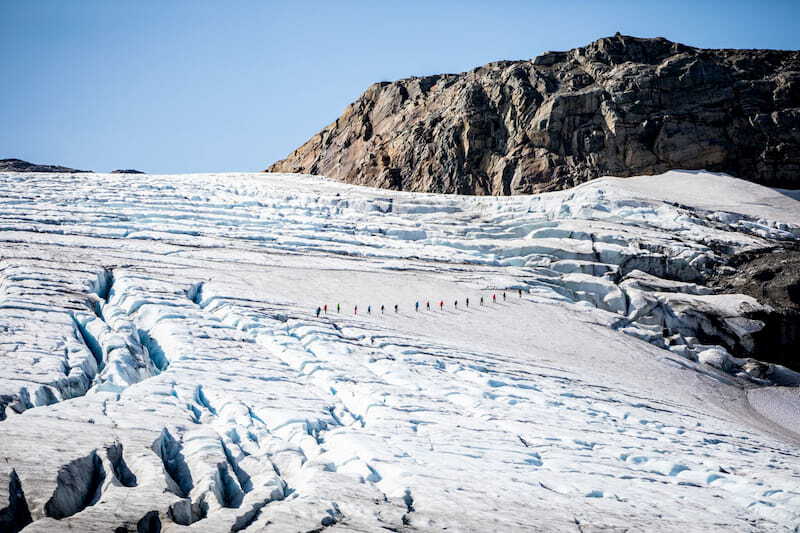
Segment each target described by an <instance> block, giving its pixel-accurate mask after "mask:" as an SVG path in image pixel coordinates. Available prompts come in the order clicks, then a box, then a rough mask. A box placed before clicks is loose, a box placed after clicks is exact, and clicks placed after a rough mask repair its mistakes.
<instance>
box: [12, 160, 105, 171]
mask: <svg viewBox="0 0 800 533" xmlns="http://www.w3.org/2000/svg"><path fill="white" fill-rule="evenodd" d="M0 172H91V170H77V169H74V168H69V167H62V166H59V165H37V164H36V163H28V162H27V161H23V160H22V159H0Z"/></svg>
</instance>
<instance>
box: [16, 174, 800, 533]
mask: <svg viewBox="0 0 800 533" xmlns="http://www.w3.org/2000/svg"><path fill="white" fill-rule="evenodd" d="M798 239H800V198H798V197H797V195H796V194H793V193H790V192H787V191H777V190H773V189H769V188H766V187H762V186H759V185H755V184H752V183H749V182H745V181H742V180H738V179H735V178H731V177H729V176H725V175H720V174H712V173H708V172H699V171H696V172H688V171H672V172H668V173H666V174H664V175H660V176H642V177H637V178H627V179H618V178H602V179H598V180H594V181H591V182H589V183H586V184H584V185H581V186H579V187H577V188H575V189H571V190H566V191H561V192H554V193H546V194H540V195H535V196H516V197H500V198H498V197H467V196H445V195H434V194H418V193H401V192H393V191H385V190H379V189H370V188H363V187H356V186H350V185H345V184H341V183H337V182H335V181H331V180H327V179H325V178H320V177H312V176H305V175H287V174H203V175H170V176H167V175H137V176H136V177H134V178H131V177H130V176H126V175H119V174H80V175H77V174H58V173H34V174H21V173H12V172H5V173H0V333H1V334H2V335H1V336H0V362H2V363H1V364H0V455H2V457H3V460H2V462H0V465H2V468H0V530H2V531H14V532H16V531H25V532H36V531H42V532H44V531H47V532H50V531H62V530H64V531H65V530H74V531H85V532H92V531H97V532H100V531H103V532H106V531H119V532H123V531H140V532H155V531H184V530H186V531H190V530H194V531H248V532H251V531H276V532H285V531H321V530H323V529H325V530H328V529H329V530H331V531H353V532H355V531H360V532H363V531H387V530H388V531H442V530H448V531H487V530H500V531H522V530H524V531H605V530H609V531H612V530H613V531H617V530H620V531H621V530H637V531H638V530H647V531H676V530H682V531H709V530H716V531H722V530H728V531H797V530H798V528H800V448H798V443H800V434H799V433H798V429H797V428H798V427H800V415H799V414H798V413H800V395H798V393H797V391H798V390H799V389H798V385H800V374H798V373H797V372H794V371H792V370H790V369H787V368H784V367H782V366H780V365H774V364H765V363H760V362H758V361H754V360H752V359H748V358H746V357H741V353H742V350H747V349H748V348H750V347H752V343H753V334H754V333H756V332H757V331H759V330H760V329H761V328H762V327H763V323H762V322H760V321H759V320H758V319H755V318H753V316H754V313H757V312H758V311H759V310H763V308H764V305H763V304H761V303H759V302H758V301H756V300H755V299H754V298H752V297H750V296H746V295H737V294H720V293H719V292H718V291H716V290H715V289H714V288H713V287H709V286H707V284H705V280H706V279H708V276H709V275H710V273H712V272H715V271H720V270H721V271H724V269H725V268H728V267H725V266H724V258H725V257H726V256H728V255H730V254H733V253H739V252H742V251H746V250H759V249H766V248H769V247H770V246H774V245H775V243H781V242H796V241H797V240H798ZM493 296H494V297H496V302H494V301H493V298H492V297H493ZM481 297H483V298H484V300H485V303H484V305H481V304H480V303H479V302H480V299H481ZM467 298H469V307H467V305H466V302H467ZM456 301H457V302H458V307H456V306H455V304H456ZM417 302H419V303H420V304H421V305H420V311H415V304H416V303H417ZM440 302H442V303H443V309H441V310H440V308H439V303H440ZM427 303H430V304H431V310H430V311H428V310H427V309H426V307H427V306H426V304H427ZM324 305H327V311H323V312H322V313H320V315H319V317H317V316H316V310H317V308H318V307H321V306H324ZM381 305H384V306H385V308H386V311H385V312H384V313H381V311H380V306H381ZM395 305H397V306H398V310H397V311H395V308H394V306H395ZM337 306H339V307H340V309H341V311H340V312H336V308H337ZM355 306H358V314H356V313H355ZM368 306H370V308H371V309H370V310H371V312H370V313H367V308H368ZM736 354H739V356H737V355H736Z"/></svg>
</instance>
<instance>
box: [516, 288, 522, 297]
mask: <svg viewBox="0 0 800 533" xmlns="http://www.w3.org/2000/svg"><path fill="white" fill-rule="evenodd" d="M517 291H518V292H519V297H520V298H522V289H517Z"/></svg>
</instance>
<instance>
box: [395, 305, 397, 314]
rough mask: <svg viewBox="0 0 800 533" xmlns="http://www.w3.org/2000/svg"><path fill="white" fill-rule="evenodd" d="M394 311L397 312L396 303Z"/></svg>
mask: <svg viewBox="0 0 800 533" xmlns="http://www.w3.org/2000/svg"><path fill="white" fill-rule="evenodd" d="M394 312H395V313H396V312H397V304H394Z"/></svg>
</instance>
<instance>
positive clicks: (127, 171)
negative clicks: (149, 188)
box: [111, 168, 144, 174]
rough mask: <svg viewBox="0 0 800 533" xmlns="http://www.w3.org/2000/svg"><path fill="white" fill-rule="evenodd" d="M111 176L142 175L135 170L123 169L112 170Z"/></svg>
mask: <svg viewBox="0 0 800 533" xmlns="http://www.w3.org/2000/svg"><path fill="white" fill-rule="evenodd" d="M111 173H112V174H144V172H142V171H141V170H136V169H135V168H125V169H117V170H112V171H111Z"/></svg>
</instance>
